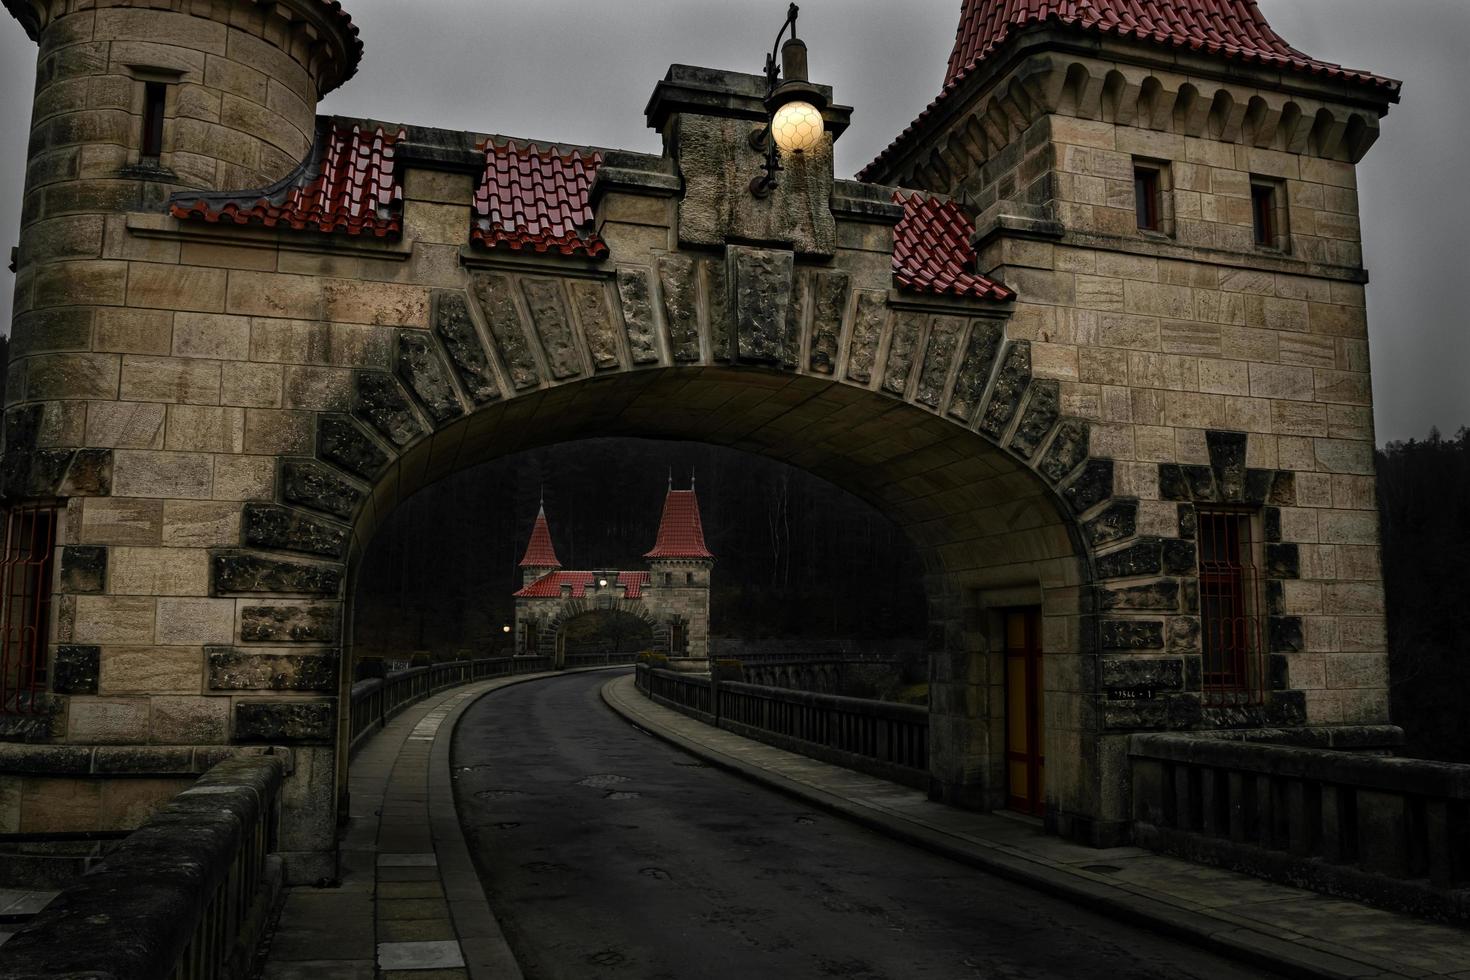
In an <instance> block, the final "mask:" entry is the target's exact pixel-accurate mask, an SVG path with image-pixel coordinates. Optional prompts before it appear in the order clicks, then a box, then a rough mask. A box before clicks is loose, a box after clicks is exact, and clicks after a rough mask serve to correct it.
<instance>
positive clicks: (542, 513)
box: [521, 507, 561, 568]
mask: <svg viewBox="0 0 1470 980" xmlns="http://www.w3.org/2000/svg"><path fill="white" fill-rule="evenodd" d="M521 567H522V568H560V567H561V562H559V561H557V558H556V549H555V548H553V547H552V546H551V528H550V527H548V526H547V524H546V508H545V507H542V508H541V509H540V510H538V511H536V523H535V524H534V525H532V527H531V540H530V542H529V543H528V544H527V545H526V556H525V557H524V558H522V559H521Z"/></svg>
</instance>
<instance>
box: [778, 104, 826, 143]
mask: <svg viewBox="0 0 1470 980" xmlns="http://www.w3.org/2000/svg"><path fill="white" fill-rule="evenodd" d="M823 128H824V126H823V123H822V114H821V113H820V112H818V111H817V107H816V106H814V105H812V104H811V103H810V102H788V103H786V104H785V105H783V106H782V107H781V108H779V109H777V110H776V115H775V117H774V118H772V119H771V136H772V137H773V138H774V139H775V140H776V145H777V146H779V147H780V148H781V149H782V150H783V151H785V152H786V153H805V152H807V151H808V150H814V149H816V148H817V146H818V145H819V144H820V143H821V140H822V130H823Z"/></svg>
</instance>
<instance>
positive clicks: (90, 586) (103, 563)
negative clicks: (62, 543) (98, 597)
mask: <svg viewBox="0 0 1470 980" xmlns="http://www.w3.org/2000/svg"><path fill="white" fill-rule="evenodd" d="M61 591H63V592H70V593H72V594H74V595H85V594H95V593H99V592H106V591H107V549H106V548H103V547H99V546H96V545H77V544H73V545H67V546H66V547H65V548H62V549H61Z"/></svg>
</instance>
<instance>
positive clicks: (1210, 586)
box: [1197, 510, 1265, 705]
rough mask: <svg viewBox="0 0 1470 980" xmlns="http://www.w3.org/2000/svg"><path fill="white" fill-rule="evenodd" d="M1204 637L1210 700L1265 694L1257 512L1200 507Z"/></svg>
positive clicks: (1256, 698) (1253, 699)
mask: <svg viewBox="0 0 1470 980" xmlns="http://www.w3.org/2000/svg"><path fill="white" fill-rule="evenodd" d="M1198 518H1199V521H1198V537H1197V544H1198V546H1199V605H1200V637H1201V646H1202V648H1203V653H1204V696H1205V703H1206V704H1213V705H1227V704H1259V703H1260V702H1261V701H1262V700H1263V698H1264V696H1265V683H1264V678H1265V670H1264V667H1263V664H1262V654H1263V650H1264V647H1265V644H1264V643H1263V641H1262V637H1263V633H1262V630H1261V618H1262V605H1263V604H1262V600H1261V583H1260V578H1259V576H1258V575H1257V570H1256V569H1257V566H1256V560H1255V537H1254V535H1253V534H1252V530H1253V527H1252V525H1253V523H1254V519H1255V515H1254V514H1252V513H1250V512H1248V511H1230V510H1200V511H1199V512H1198Z"/></svg>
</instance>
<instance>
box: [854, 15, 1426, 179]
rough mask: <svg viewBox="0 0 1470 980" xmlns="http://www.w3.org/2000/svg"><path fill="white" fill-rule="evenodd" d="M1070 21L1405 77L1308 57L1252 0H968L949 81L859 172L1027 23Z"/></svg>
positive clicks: (1394, 87)
mask: <svg viewBox="0 0 1470 980" xmlns="http://www.w3.org/2000/svg"><path fill="white" fill-rule="evenodd" d="M1038 24H1057V25H1062V26H1065V27H1072V28H1077V29H1081V30H1085V31H1092V32H1096V33H1100V34H1114V35H1118V36H1121V37H1129V38H1135V39H1137V40H1141V41H1148V42H1152V43H1154V44H1159V45H1163V46H1166V47H1171V48H1187V49H1189V50H1191V51H1201V52H1204V53H1206V54H1211V55H1217V56H1219V57H1221V58H1226V59H1229V60H1231V61H1243V62H1247V63H1254V64H1260V65H1266V66H1269V67H1273V68H1282V69H1286V70H1288V71H1296V72H1302V73H1306V74H1313V75H1323V76H1326V77H1327V78H1331V79H1335V80H1341V81H1347V82H1355V83H1359V84H1363V85H1368V86H1371V87H1375V88H1381V89H1383V90H1385V91H1386V92H1387V93H1388V94H1389V96H1390V97H1391V98H1396V97H1397V94H1398V91H1399V88H1400V83H1399V82H1397V81H1395V80H1394V79H1391V78H1384V77H1382V76H1379V75H1374V74H1371V73H1369V72H1364V71H1354V70H1352V69H1348V68H1344V67H1342V66H1341V65H1337V64H1333V63H1332V62H1330V61H1319V60H1318V59H1316V58H1311V57H1308V56H1307V55H1305V54H1303V53H1302V52H1300V51H1298V50H1296V49H1295V48H1293V47H1292V46H1291V45H1289V44H1287V43H1286V41H1284V40H1283V39H1282V38H1281V36H1280V35H1279V34H1277V33H1276V32H1275V31H1274V30H1272V29H1271V25H1270V24H1268V23H1267V22H1266V18H1265V16H1264V15H1262V13H1261V11H1260V9H1259V8H1257V6H1256V3H1255V0H964V6H963V8H962V9H961V12H960V26H959V30H958V31H957V32H956V35H955V44H954V49H953V51H952V52H951V53H950V56H949V66H948V69H947V70H946V72H945V76H944V88H943V90H942V91H941V92H940V93H939V95H938V96H937V97H936V98H935V99H934V101H933V102H931V103H929V105H928V107H927V108H926V109H925V110H924V111H923V112H922V113H920V114H919V117H918V118H917V119H915V120H914V121H913V123H911V124H910V125H909V127H908V128H907V129H905V130H904V131H903V133H901V134H900V135H899V137H898V138H897V139H895V140H894V141H893V142H892V143H891V144H889V146H888V147H887V149H885V150H884V151H883V152H882V153H880V154H879V155H878V157H877V159H875V160H874V161H873V162H872V163H870V164H868V166H867V167H865V168H864V169H863V171H862V172H861V173H859V174H858V177H859V179H870V178H869V177H868V175H870V174H876V172H877V170H878V168H879V167H880V166H881V165H882V164H884V163H886V162H888V160H889V159H890V158H891V157H892V156H894V155H895V154H896V153H897V152H898V151H899V149H900V148H901V147H903V146H904V145H905V144H906V143H907V142H908V141H909V139H910V138H911V137H912V135H913V134H914V133H915V132H916V131H917V130H918V129H919V128H920V127H921V126H922V125H923V123H924V121H925V120H926V119H927V118H928V117H929V115H930V114H932V113H933V112H934V110H935V109H936V108H938V107H939V106H940V105H941V104H942V103H943V102H944V100H945V99H946V98H947V97H948V96H949V95H950V94H951V93H952V92H953V91H954V90H955V89H957V88H958V87H959V85H960V83H961V82H963V81H964V80H965V79H966V78H968V77H969V76H970V74H971V72H972V71H973V70H974V69H975V68H976V67H977V66H979V65H981V64H983V63H984V62H985V61H986V59H988V58H989V57H990V56H991V55H992V54H994V53H995V52H996V51H997V50H998V49H999V48H1001V47H1002V46H1003V45H1004V44H1005V42H1006V41H1008V40H1010V39H1011V38H1013V37H1015V36H1016V35H1017V34H1019V33H1020V32H1021V31H1023V30H1025V29H1026V28H1028V27H1033V26H1035V25H1038Z"/></svg>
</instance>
